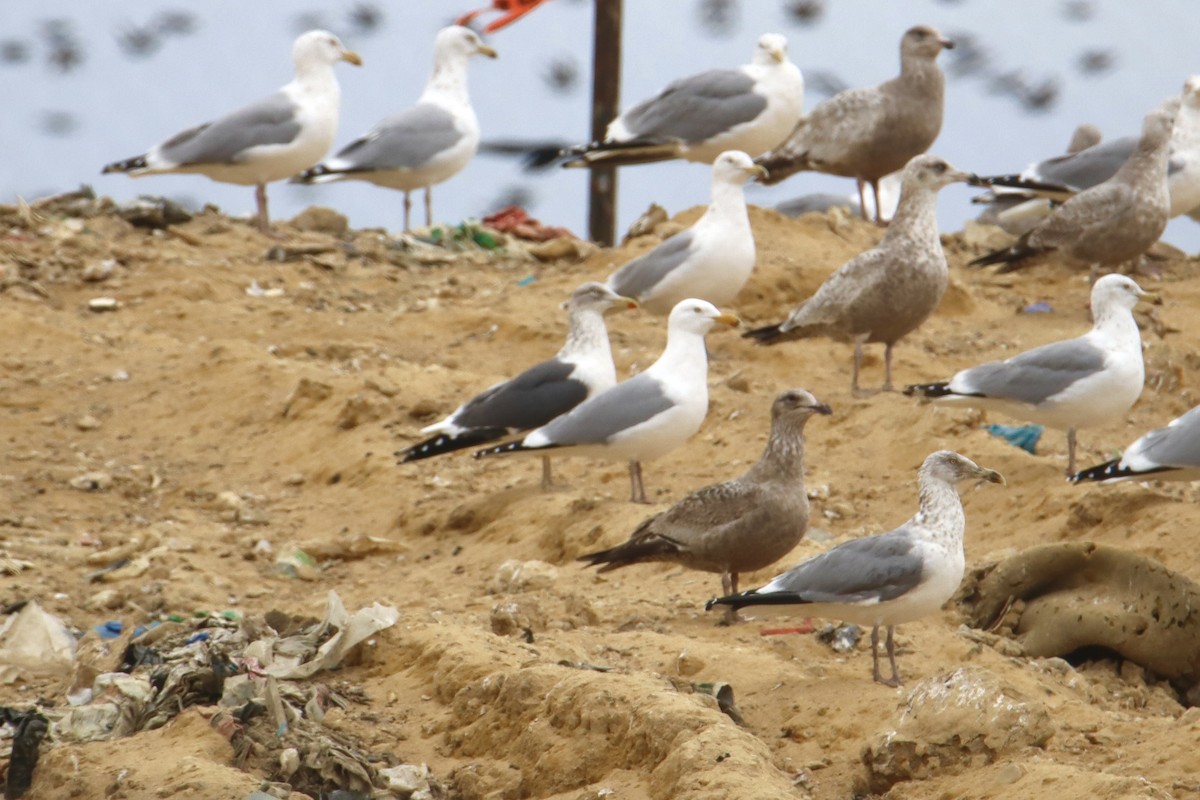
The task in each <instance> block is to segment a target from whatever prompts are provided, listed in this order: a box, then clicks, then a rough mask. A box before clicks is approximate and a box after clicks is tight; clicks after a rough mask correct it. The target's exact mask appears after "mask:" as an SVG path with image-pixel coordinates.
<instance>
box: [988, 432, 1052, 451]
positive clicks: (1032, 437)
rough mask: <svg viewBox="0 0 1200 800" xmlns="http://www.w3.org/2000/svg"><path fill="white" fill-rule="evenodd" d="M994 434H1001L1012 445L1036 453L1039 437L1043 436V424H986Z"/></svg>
mask: <svg viewBox="0 0 1200 800" xmlns="http://www.w3.org/2000/svg"><path fill="white" fill-rule="evenodd" d="M983 428H984V430H986V431H987V432H988V433H990V434H991V435H992V436H999V437H1000V438H1001V439H1003V440H1004V441H1006V442H1008V443H1009V444H1011V445H1014V446H1016V447H1019V448H1021V449H1022V450H1024V451H1025V452H1027V453H1030V454H1031V455H1034V454H1036V451H1037V443H1038V439H1040V438H1042V430H1043V428H1042V426H1041V425H984V426H983Z"/></svg>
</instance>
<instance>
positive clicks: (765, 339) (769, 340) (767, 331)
mask: <svg viewBox="0 0 1200 800" xmlns="http://www.w3.org/2000/svg"><path fill="white" fill-rule="evenodd" d="M781 335H782V331H781V330H780V325H765V326H763V327H761V328H754V329H753V330H748V331H746V332H745V333H743V334H742V338H743V339H753V340H754V341H756V342H758V343H759V344H773V343H774V342H777V341H779V337H780V336H781Z"/></svg>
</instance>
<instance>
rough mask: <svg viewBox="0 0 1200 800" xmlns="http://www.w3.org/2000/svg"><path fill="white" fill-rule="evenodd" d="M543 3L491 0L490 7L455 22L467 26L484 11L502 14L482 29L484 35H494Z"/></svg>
mask: <svg viewBox="0 0 1200 800" xmlns="http://www.w3.org/2000/svg"><path fill="white" fill-rule="evenodd" d="M544 2H546V0H492V4H491V5H490V6H485V7H484V8H477V9H475V10H474V11H468V12H467V13H466V14H463V15H462V16H461V17H459V18H458V20H457V22H458V24H459V25H469V24H470V23H471V20H473V19H475V18H476V17H478V16H479V15H480V14H482V13H484V12H485V11H500V12H503V13H504V16H503V17H501V18H500V19H498V20H495V21H494V22H490V23H488V25H487V27H485V28H484V29H483V32H484V33H495V32H496V31H498V30H500V29H501V28H503V27H505V26H507V25H511V24H512V23H514V22H516V21H517V20H519V19H520V18H521V17H523V16H525V15H526V14H528V13H529V12H530V11H533V10H534V9H535V8H537V7H538V6H540V5H541V4H542V3H544Z"/></svg>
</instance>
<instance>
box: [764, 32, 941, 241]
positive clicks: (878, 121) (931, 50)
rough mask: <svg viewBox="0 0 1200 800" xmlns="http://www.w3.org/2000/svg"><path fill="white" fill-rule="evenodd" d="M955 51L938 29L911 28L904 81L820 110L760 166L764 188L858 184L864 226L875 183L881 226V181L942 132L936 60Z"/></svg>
mask: <svg viewBox="0 0 1200 800" xmlns="http://www.w3.org/2000/svg"><path fill="white" fill-rule="evenodd" d="M952 47H954V43H953V42H951V41H950V40H949V39H947V38H946V37H945V36H942V35H941V34H940V33H938V32H937V30H935V29H934V28H931V27H929V26H927V25H918V26H917V27H915V28H909V29H908V31H906V32H905V34H904V36H903V37H901V39H900V74H899V75H898V76H897V77H895V78H892V79H891V80H890V81H887V82H886V83H882V84H880V85H879V86H873V87H869V88H861V89H847V90H846V91H844V92H840V93H838V94H836V95H834V96H833V97H831V98H829V99H828V100H826V101H825V102H823V103H820V104H818V105H817V107H816V108H814V109H813V110H812V113H810V114H809V115H808V116H806V117H805V118H804V119H802V120H801V121H800V124H798V125H797V126H796V129H795V130H794V131H793V132H792V134H791V136H789V137H788V138H787V141H785V142H784V143H783V144H781V145H779V146H778V147H776V148H775V149H774V150H772V151H771V152H769V153H767V154H766V155H763V156H760V157H759V158H758V159H757V161H758V163H759V164H762V165H763V166H764V167H766V168H767V172H768V177H767V178H766V179H765V180H764V181H763V183H778V182H779V181H782V180H783V179H784V178H787V177H788V176H790V175H793V174H795V173H797V172H800V171H802V170H812V171H816V172H825V173H828V174H830V175H842V176H844V177H847V178H854V179H855V180H856V181H857V182H858V197H859V208H860V209H861V210H862V213H863V219H866V208H867V202H866V199H865V197H864V194H865V192H864V185H865V184H868V183H869V184H870V185H871V192H872V194H873V195H874V200H875V209H876V212H875V219H876V222H878V221H880V215H879V208H880V201H879V179H880V178H882V177H883V176H884V175H887V174H888V173H891V172H895V171H896V170H898V169H901V168H902V167H903V166H904V165H905V164H907V163H908V162H909V160H910V159H911V158H912V157H913V156H916V155H920V154H921V153H924V152H925V151H926V150H928V149H929V148H930V147H931V146H932V145H933V142H934V140H936V139H937V137H938V134H939V133H941V130H942V105H943V101H942V97H943V94H944V84H945V77H944V76H943V75H942V70H941V68H940V67H938V65H937V57H938V55H939V54H940V53H941V52H942V50H943V49H948V48H952Z"/></svg>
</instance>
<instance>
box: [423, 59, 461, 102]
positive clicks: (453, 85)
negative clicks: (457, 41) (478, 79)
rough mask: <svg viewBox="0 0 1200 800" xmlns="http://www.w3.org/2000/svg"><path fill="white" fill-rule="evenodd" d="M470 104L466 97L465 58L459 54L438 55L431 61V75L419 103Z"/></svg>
mask: <svg viewBox="0 0 1200 800" xmlns="http://www.w3.org/2000/svg"><path fill="white" fill-rule="evenodd" d="M447 101H448V102H452V103H457V104H460V105H467V104H469V103H470V98H469V96H468V95H467V57H466V56H465V55H462V54H461V53H445V54H438V55H437V56H435V57H434V59H433V73H432V74H431V75H430V76H429V80H428V81H427V82H426V84H425V91H424V92H422V94H421V99H420V101H419V102H441V103H444V102H447Z"/></svg>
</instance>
